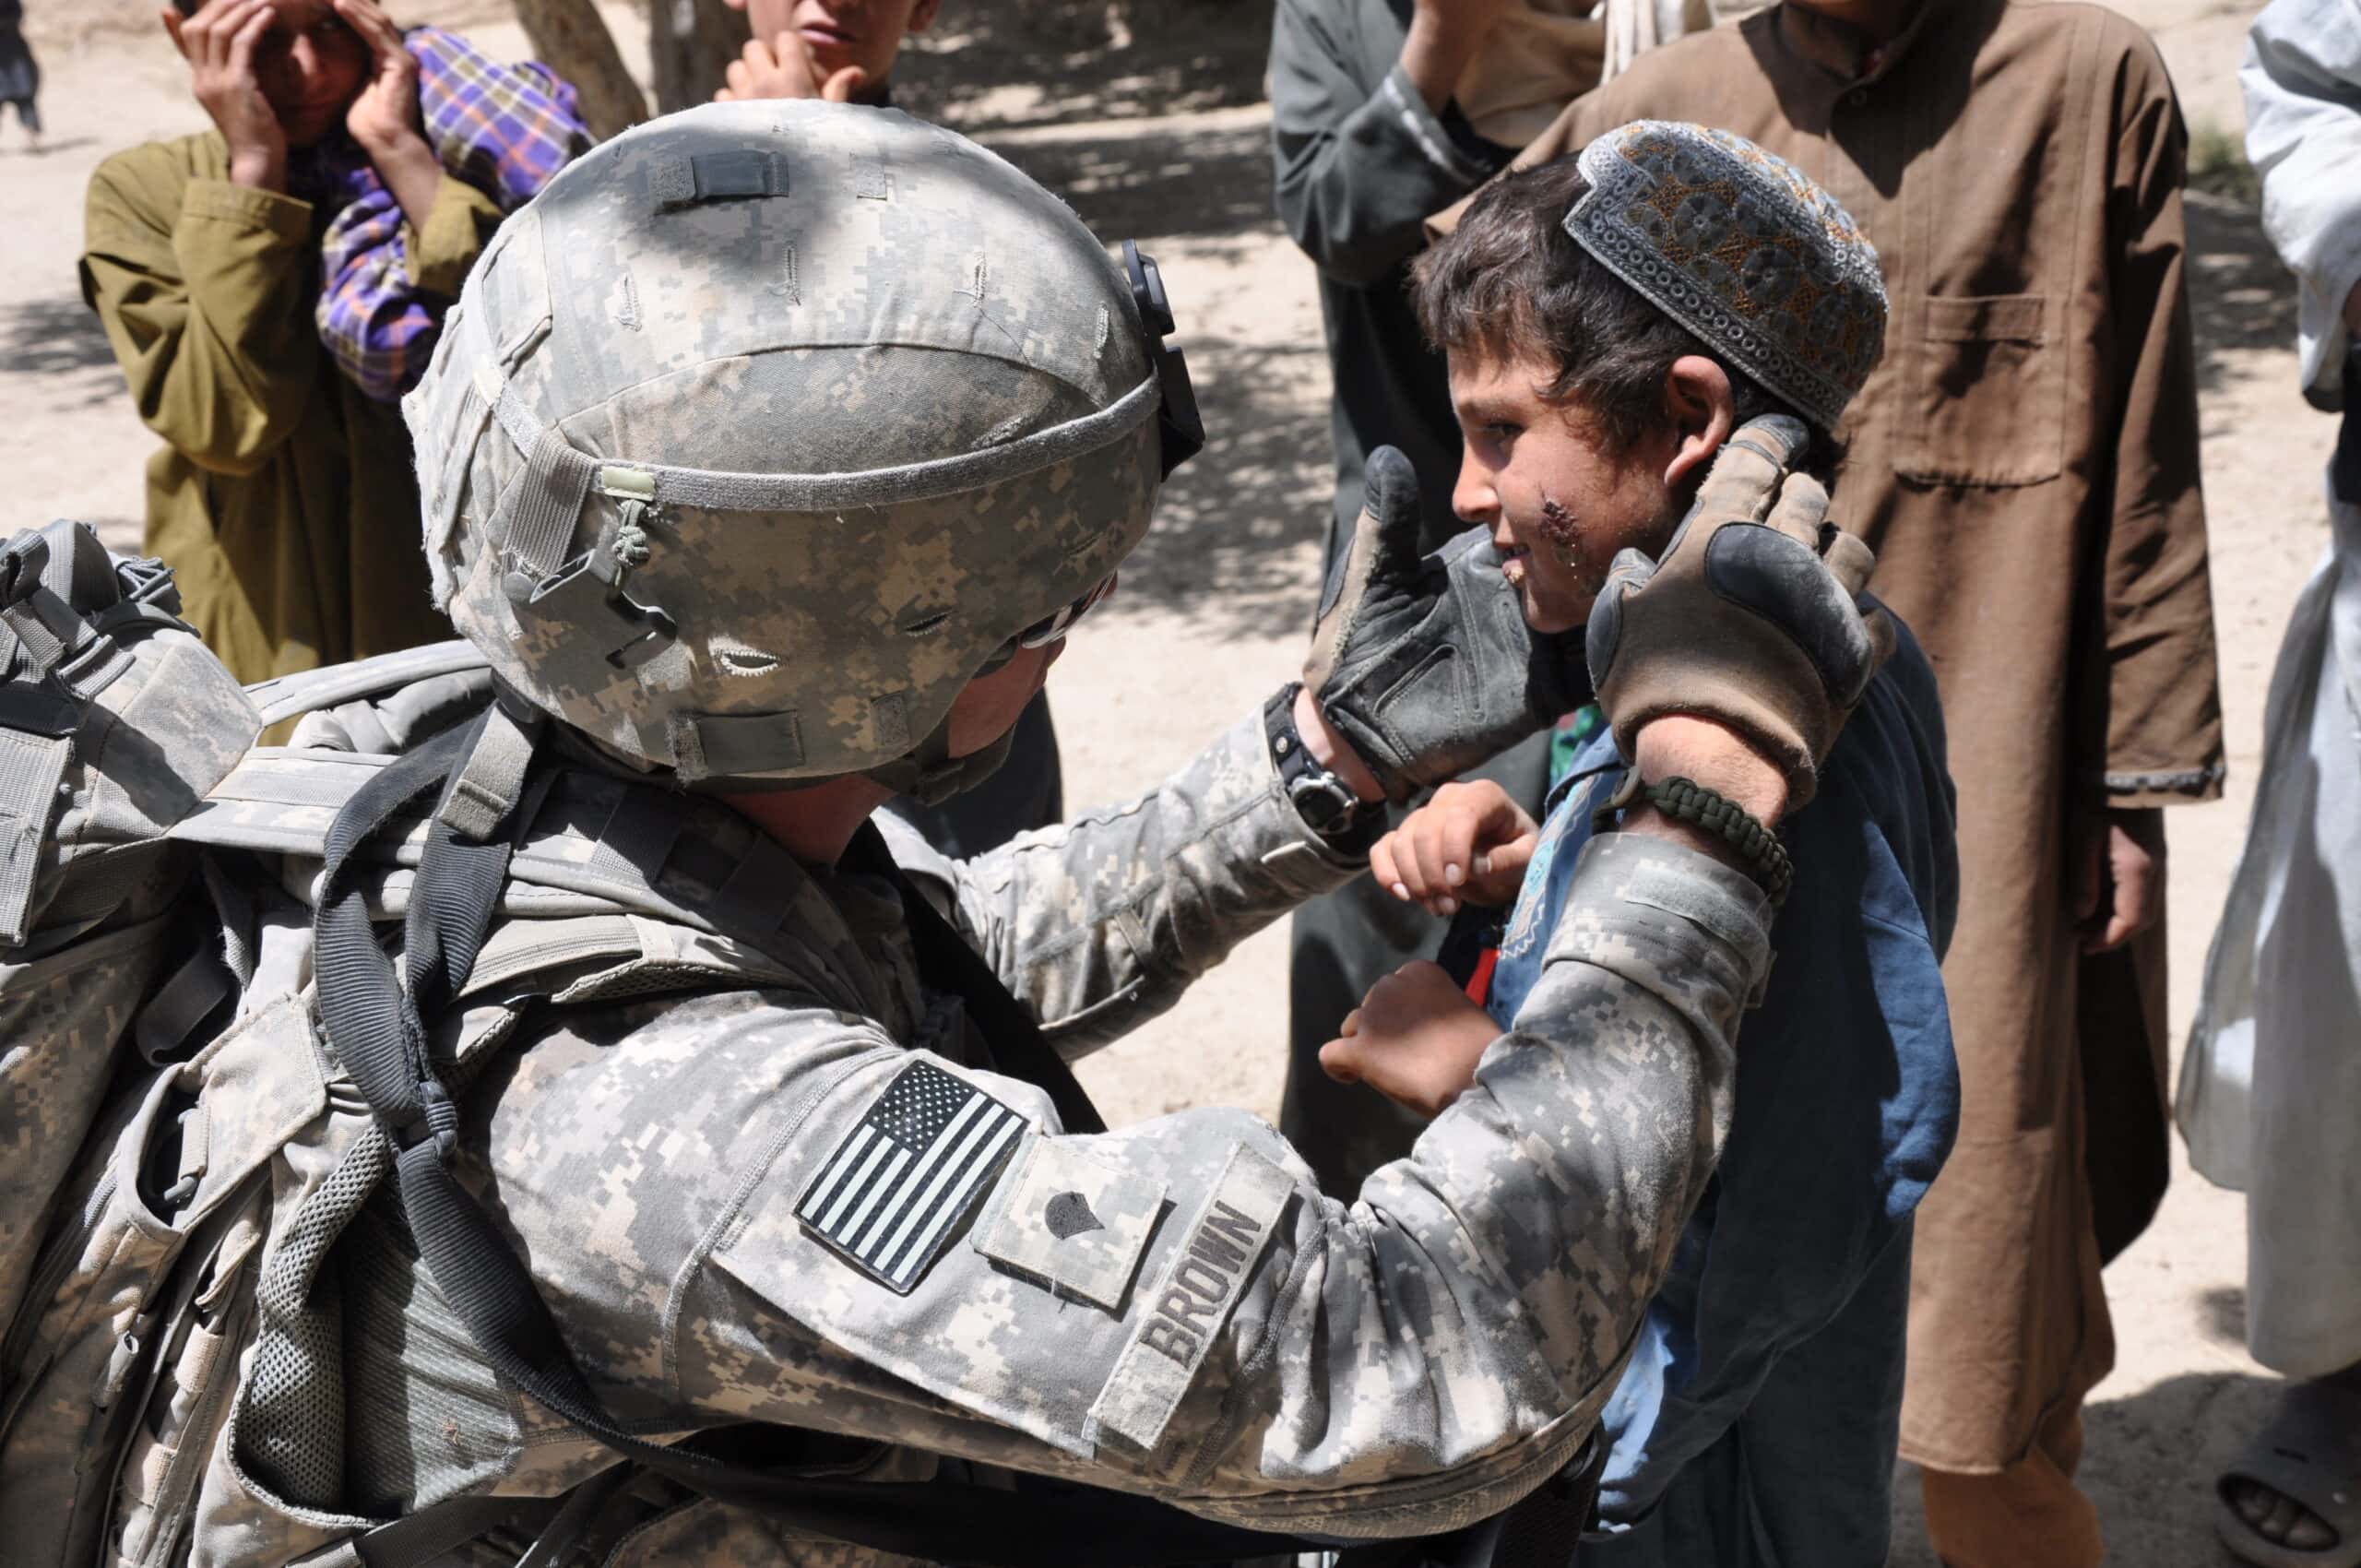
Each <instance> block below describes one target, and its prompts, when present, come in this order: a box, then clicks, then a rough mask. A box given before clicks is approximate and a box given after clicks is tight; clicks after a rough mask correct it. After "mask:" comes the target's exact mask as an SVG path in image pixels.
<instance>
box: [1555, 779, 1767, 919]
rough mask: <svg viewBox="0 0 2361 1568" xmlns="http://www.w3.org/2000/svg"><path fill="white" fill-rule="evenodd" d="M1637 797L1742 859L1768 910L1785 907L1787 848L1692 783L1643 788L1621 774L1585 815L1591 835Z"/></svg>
mask: <svg viewBox="0 0 2361 1568" xmlns="http://www.w3.org/2000/svg"><path fill="white" fill-rule="evenodd" d="M1643 798H1644V799H1645V800H1646V801H1647V802H1648V804H1650V805H1652V806H1654V807H1655V808H1656V810H1658V811H1660V812H1662V813H1664V814H1665V815H1667V816H1670V817H1678V818H1679V820H1681V821H1682V822H1686V823H1691V824H1693V825H1694V826H1699V827H1702V828H1704V829H1705V830H1706V831H1707V832H1709V833H1714V834H1717V835H1719V836H1720V837H1721V838H1722V840H1723V841H1724V842H1725V843H1726V844H1728V845H1729V847H1730V848H1731V849H1736V850H1737V851H1738V854H1739V855H1740V856H1741V857H1743V858H1744V859H1745V861H1746V863H1747V870H1748V873H1749V874H1750V875H1751V876H1752V877H1753V878H1754V880H1755V882H1756V884H1757V885H1760V886H1761V887H1762V891H1763V892H1765V893H1767V894H1769V895H1770V897H1771V904H1772V907H1773V908H1774V909H1776V908H1777V907H1778V906H1779V905H1781V904H1784V903H1786V899H1787V885H1788V884H1789V883H1791V882H1793V881H1794V880H1795V878H1796V862H1795V861H1792V860H1790V859H1788V858H1787V847H1786V845H1785V844H1782V843H1780V842H1779V836H1778V835H1777V834H1775V833H1774V832H1772V831H1771V830H1770V829H1769V828H1767V827H1765V826H1762V823H1761V822H1760V821H1758V820H1756V818H1755V816H1754V814H1752V813H1750V812H1749V811H1748V810H1747V809H1746V808H1745V807H1744V806H1741V805H1739V804H1738V802H1736V801H1733V800H1731V799H1730V798H1729V797H1727V796H1726V795H1723V794H1720V793H1718V792H1717V791H1715V790H1708V789H1706V788H1705V786H1703V784H1700V783H1698V782H1696V781H1695V780H1694V779H1691V778H1663V779H1658V780H1657V781H1656V782H1655V783H1654V784H1645V785H1643V784H1642V783H1641V782H1640V770H1639V769H1638V768H1636V767H1635V768H1632V769H1631V770H1629V771H1628V772H1626V773H1625V774H1624V775H1623V782H1622V784H1621V785H1620V786H1619V788H1618V789H1617V790H1616V791H1615V793H1614V795H1613V796H1611V797H1610V798H1609V799H1608V802H1607V803H1606V804H1605V805H1602V806H1600V807H1599V808H1598V809H1597V810H1596V811H1595V812H1593V813H1592V814H1591V831H1592V832H1593V833H1604V832H1606V831H1607V829H1608V827H1609V826H1612V824H1613V821H1614V817H1615V814H1616V813H1618V812H1620V811H1622V810H1624V809H1625V808H1626V807H1628V806H1630V805H1631V804H1632V803H1633V802H1636V801H1639V800H1641V799H1643Z"/></svg>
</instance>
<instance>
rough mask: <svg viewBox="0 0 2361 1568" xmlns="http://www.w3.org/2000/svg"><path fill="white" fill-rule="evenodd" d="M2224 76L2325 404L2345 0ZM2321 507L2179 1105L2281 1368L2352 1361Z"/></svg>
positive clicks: (2310, 388)
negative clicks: (2235, 1236) (2237, 105)
mask: <svg viewBox="0 0 2361 1568" xmlns="http://www.w3.org/2000/svg"><path fill="white" fill-rule="evenodd" d="M2238 77H2239V82H2240V85H2241V86H2243V87H2244V88H2245V89H2246V98H2247V151H2248V156H2249V157H2250V158H2252V159H2253V160H2254V165H2255V168H2256V169H2257V170H2258V171H2260V172H2261V174H2262V178H2263V188H2262V197H2263V200H2262V206H2263V224H2264V227H2265V228H2266V229H2267V230H2269V232H2270V234H2271V240H2272V244H2273V245H2275V246H2276V247H2277V248H2278V250H2279V254H2280V256H2281V258H2282V259H2283V260H2284V261H2285V262H2286V263H2287V265H2288V266H2289V267H2291V268H2293V269H2294V270H2295V272H2296V279H2297V281H2298V284H2299V286H2300V289H2301V294H2302V298H2301V303H2302V316H2301V321H2300V323H2299V326H2300V328H2301V337H2302V343H2301V348H2302V353H2303V376H2304V388H2305V392H2306V395H2307V396H2308V397H2309V398H2311V399H2312V400H2313V401H2314V402H2316V403H2319V404H2320V405H2322V406H2323V407H2337V406H2340V405H2341V404H2342V402H2343V392H2344V386H2343V372H2344V366H2345V363H2346V354H2345V350H2346V346H2347V345H2346V334H2345V329H2344V322H2343V303H2344V298H2345V295H2346V294H2347V293H2348V292H2349V291H2351V290H2352V288H2353V286H2354V284H2355V281H2356V280H2357V279H2361V181H2356V180H2355V178H2354V175H2353V170H2354V168H2355V164H2356V163H2361V0H2273V3H2272V5H2271V6H2267V7H2265V8H2264V10H2263V12H2262V14H2261V15H2260V16H2259V17H2257V18H2255V23H2254V28H2253V30H2252V31H2251V32H2250V33H2249V34H2248V46H2247V58H2246V64H2245V65H2244V66H2243V67H2242V68H2241V69H2240V71H2239V73H2238ZM2345 417H2346V419H2348V420H2355V419H2361V408H2356V409H2355V410H2350V411H2348V412H2347V413H2346V415H2345ZM2346 434H2347V435H2348V437H2349V436H2351V435H2352V434H2353V433H2352V432H2351V431H2348V432H2347V433H2346ZM2356 499H2361V497H2356ZM2329 522H2330V529H2331V535H2330V544H2329V552H2328V557H2327V559H2325V560H2323V561H2322V562H2321V563H2320V564H2319V569H2318V570H2316V571H2315V572H2313V574H2312V576H2311V580H2310V581H2309V582H2307V583H2306V584H2305V585H2304V591H2303V592H2302V593H2301V594H2300V595H2299V596H2297V598H2296V609H2295V612H2294V614H2293V615H2292V616H2291V617H2290V619H2289V622H2288V626H2287V636H2286V639H2285V640H2284V642H2282V643H2281V644H2280V647H2279V662H2278V665H2277V666H2276V668H2274V669H2273V670H2272V676H2271V698H2270V704H2269V707H2267V708H2266V710H2265V712H2264V717H2263V741H2262V773H2261V778H2260V784H2259V787H2258V790H2257V792H2256V795H2255V805H2254V821H2253V823H2252V824H2251V826H2249V827H2248V831H2247V844H2246V849H2245V851H2244V852H2243V854H2242V855H2241V856H2240V858H2239V861H2238V869H2237V873H2236V876H2235V877H2234V878H2232V880H2231V883H2230V897H2229V902H2228V905H2227V906H2226V907H2225V909H2224V910H2223V911H2222V925H2221V929H2220V930H2218V931H2217V932H2214V935H2213V952H2212V953H2211V954H2209V955H2208V956H2207V957H2206V964H2205V987H2204V991H2203V992H2201V995H2200V997H2199V1000H2198V1004H2197V1021H2196V1022H2195V1024H2193V1025H2192V1026H2191V1027H2190V1029H2189V1051H2188V1054H2187V1055H2186V1056H2185V1057H2184V1058H2183V1059H2182V1062H2181V1077H2180V1095H2179V1104H2178V1106H2177V1117H2178V1119H2179V1122H2180V1128H2181V1133H2182V1135H2183V1136H2185V1137H2186V1138H2187V1139H2188V1140H2189V1160H2190V1162H2191V1163H2192V1164H2194V1165H2195V1166H2196V1167H2197V1169H2198V1170H2199V1171H2200V1172H2201V1174H2203V1175H2204V1176H2206V1177H2207V1178H2209V1179H2210V1180H2212V1181H2213V1182H2216V1183H2218V1184H2219V1185H2222V1186H2225V1187H2233V1188H2243V1189H2244V1190H2245V1192H2246V1194H2247V1347H2248V1349H2250V1350H2251V1351H2252V1352H2253V1353H2254V1358H2255V1360H2259V1361H2260V1362H2262V1363H2263V1365H2265V1366H2267V1367H2272V1368H2273V1369H2275V1370H2277V1371H2279V1372H2284V1373H2286V1374H2287V1375H2288V1376H2290V1377H2297V1378H2305V1377H2317V1376H2319V1375H2320V1374H2322V1373H2324V1372H2334V1371H2336V1370H2337V1369H2339V1368H2341V1367H2346V1366H2351V1365H2353V1364H2355V1362H2361V712H2357V711H2356V708H2355V694H2356V693H2361V679H2356V677H2361V505H2353V504H2351V503H2348V502H2340V501H2338V500H2337V499H2336V498H2335V496H2334V494H2333V493H2331V496H2330V500H2329Z"/></svg>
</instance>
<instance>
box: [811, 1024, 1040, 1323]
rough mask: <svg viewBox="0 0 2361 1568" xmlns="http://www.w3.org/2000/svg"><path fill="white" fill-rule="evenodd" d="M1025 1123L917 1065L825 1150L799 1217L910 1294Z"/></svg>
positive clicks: (843, 1253) (833, 1246) (930, 1067)
mask: <svg viewBox="0 0 2361 1568" xmlns="http://www.w3.org/2000/svg"><path fill="white" fill-rule="evenodd" d="M1025 1129H1026V1120H1025V1118H1024V1117H1022V1116H1019V1115H1018V1114H1017V1113H1016V1112H1015V1111H1011V1110H1010V1109H1009V1108H1008V1107H1007V1106H1005V1105H1003V1104H1002V1103H1001V1102H1000V1101H998V1100H996V1099H993V1098H992V1097H991V1096H990V1095H988V1094H986V1093H984V1092H983V1091H982V1090H981V1089H979V1088H977V1087H975V1086H974V1085H972V1084H970V1083H968V1082H967V1080H965V1079H963V1078H956V1077H954V1076H953V1075H950V1074H949V1073H946V1072H944V1071H943V1069H942V1068H940V1067H937V1066H936V1065H934V1063H931V1062H925V1061H919V1062H913V1063H910V1064H909V1065H908V1067H905V1068H904V1069H902V1073H901V1075H900V1076H899V1077H897V1078H896V1079H895V1080H894V1081H893V1082H892V1083H891V1084H889V1085H887V1086H886V1087H885V1092H884V1094H881V1095H879V1096H878V1097H877V1099H876V1101H875V1102H874V1103H873V1104H872V1105H871V1106H870V1108H869V1113H868V1114H867V1115H865V1116H863V1117H862V1118H861V1119H860V1125H859V1126H858V1127H855V1128H854V1129H853V1130H852V1134H851V1135H850V1136H848V1137H847V1138H846V1139H845V1141H844V1142H843V1143H841V1144H838V1145H837V1146H836V1149H835V1150H834V1152H832V1153H831V1154H830V1155H829V1156H828V1158H827V1160H826V1162H825V1164H823V1165H822V1166H821V1168H820V1174H819V1176H818V1177H817V1178H816V1179H814V1180H813V1183H812V1185H811V1186H809V1187H807V1188H806V1189H804V1193H803V1196H802V1198H801V1201H799V1202H798V1203H797V1204H796V1206H795V1218H797V1219H799V1220H801V1221H802V1223H803V1228H804V1229H807V1230H809V1231H811V1232H812V1234H813V1235H814V1236H816V1237H818V1238H819V1239H820V1240H821V1241H824V1242H825V1243H826V1244H827V1246H828V1247H829V1249H830V1250H831V1251H833V1252H835V1253H836V1254H837V1255H838V1256H840V1257H842V1258H844V1259H845V1260H846V1261H847V1262H848V1263H850V1264H852V1265H854V1266H855V1267H857V1268H859V1269H860V1271H861V1272H862V1273H863V1274H866V1275H868V1276H869V1277H871V1278H872V1279H874V1280H876V1281H877V1282H878V1283H879V1284H881V1285H883V1286H884V1287H885V1288H886V1289H890V1290H893V1291H895V1292H896V1293H897V1294H900V1295H908V1294H909V1292H910V1289H911V1288H912V1287H913V1286H915V1285H917V1284H918V1282H919V1278H920V1277H923V1276H924V1275H925V1273H926V1269H927V1265H929V1264H930V1263H931V1262H933V1261H934V1257H935V1254H936V1253H940V1252H941V1251H942V1250H943V1242H944V1241H947V1240H949V1239H950V1235H951V1227H952V1225H953V1223H954V1222H955V1221H956V1220H957V1219H958V1218H959V1217H960V1216H961V1215H963V1214H965V1213H967V1209H968V1207H969V1206H971V1205H972V1204H973V1203H974V1202H975V1200H976V1197H977V1195H978V1194H980V1193H981V1192H982V1191H983V1190H984V1188H985V1186H986V1185H987V1184H989V1183H990V1182H991V1179H992V1173H993V1172H994V1171H997V1170H999V1169H1000V1168H1001V1164H1002V1162H1003V1161H1004V1160H1005V1159H1007V1158H1008V1156H1009V1152H1010V1151H1011V1150H1012V1149H1014V1148H1015V1147H1016V1143H1017V1139H1018V1138H1019V1136H1021V1135H1022V1134H1023V1133H1024V1131H1025Z"/></svg>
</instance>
